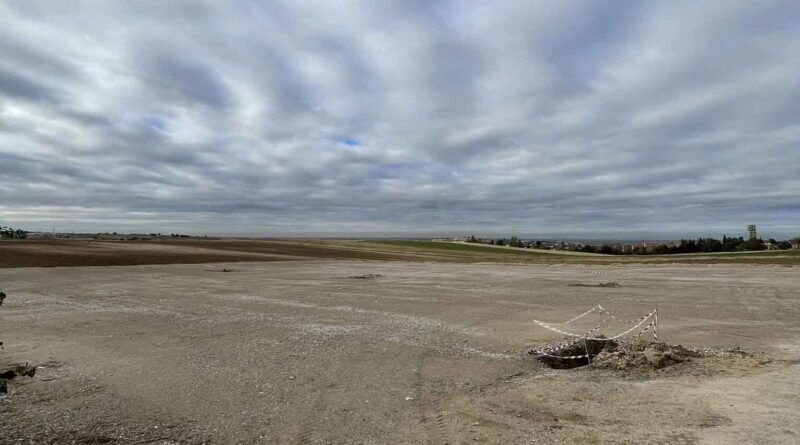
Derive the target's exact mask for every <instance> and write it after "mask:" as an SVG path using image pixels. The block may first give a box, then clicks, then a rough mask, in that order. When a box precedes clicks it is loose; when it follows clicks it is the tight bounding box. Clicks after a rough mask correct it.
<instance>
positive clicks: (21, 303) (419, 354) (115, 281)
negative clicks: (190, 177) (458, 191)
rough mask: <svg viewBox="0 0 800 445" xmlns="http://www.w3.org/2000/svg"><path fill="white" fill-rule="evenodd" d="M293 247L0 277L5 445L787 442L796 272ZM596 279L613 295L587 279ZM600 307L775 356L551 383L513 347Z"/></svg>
mask: <svg viewBox="0 0 800 445" xmlns="http://www.w3.org/2000/svg"><path fill="white" fill-rule="evenodd" d="M167 246H168V247H165V249H167V250H170V251H172V250H171V249H173V248H174V246H173V247H169V246H170V245H167ZM271 246H273V247H274V246H275V244H271ZM337 246H338V247H337ZM323 247H324V246H323ZM192 248H208V249H210V250H213V252H214V255H222V253H219V252H225V251H226V249H227V250H228V251H231V247H230V246H225V245H224V244H222V243H220V244H217V245H214V246H209V245H206V246H192ZM233 248H234V250H235V255H244V254H243V253H242V251H241V246H239V245H238V244H237V245H235V246H233ZM328 248H330V249H333V250H336V249H340V250H341V249H343V248H342V247H341V246H340V245H334V246H328ZM148 249H149V248H148ZM276 249H277V248H276ZM287 249H288V248H287ZM301 249H302V248H300V247H294V248H292V249H289V250H291V252H287V251H282V252H277V251H275V250H273V251H271V252H267V251H266V250H268V249H267V248H266V247H264V246H261V247H253V248H252V250H251V253H252V254H255V255H276V257H275V258H268V259H259V260H257V261H256V262H254V260H253V259H247V260H246V261H249V262H225V263H208V264H150V265H139V266H127V267H113V266H112V267H109V266H102V267H52V268H35V267H28V268H24V267H6V268H2V269H0V290H2V291H5V292H6V293H7V294H8V298H7V299H6V300H5V304H4V305H3V306H2V307H0V341H3V342H4V344H5V345H4V349H2V350H0V368H4V367H5V366H6V365H9V364H12V363H25V362H29V363H31V364H34V365H38V366H39V368H38V369H37V372H36V374H35V376H34V377H33V378H30V377H18V378H16V379H14V380H11V381H10V382H9V393H8V394H7V395H5V396H2V397H0V443H202V442H207V443H347V444H349V443H368V444H377V443H386V444H396V443H408V444H412V443H436V444H440V443H450V444H458V443H498V444H508V443H536V444H540V443H542V444H549V443H567V444H606V443H611V444H647V443H653V444H694V443H698V444H703V443H708V444H729V443H730V444H734V443H735V444H745V443H747V444H750V443H753V444H759V443H764V444H774V443H778V444H795V443H798V442H800V303H799V302H798V296H799V295H800V269H798V268H797V267H785V266H781V265H752V264H699V265H698V264H660V265H643V264H617V265H595V264H588V265H587V264H522V263H520V262H516V260H515V262H514V263H513V264H511V263H501V262H495V261H482V262H476V261H477V260H476V259H474V258H471V259H470V260H469V261H470V262H469V263H466V264H464V263H456V262H451V261H452V258H449V257H448V256H449V255H456V254H454V253H435V252H434V253H430V256H426V255H418V256H409V253H408V252H407V251H405V250H403V249H397V250H391V249H389V250H386V251H385V252H383V253H381V250H380V249H379V248H375V250H369V249H367V251H365V252H367V253H364V252H362V251H359V250H357V249H355V248H354V250H353V252H355V253H350V254H348V255H351V259H337V258H336V255H337V254H336V253H335V252H334V253H331V254H330V255H329V256H328V257H327V258H328V259H325V260H308V259H304V258H305V257H304V255H309V256H313V254H311V253H303V252H299V254H298V251H299V250H301ZM0 250H2V249H0ZM146 250H147V249H146ZM69 251H70V250H69V249H66V252H67V253H65V254H64V255H68V252H69ZM148 251H149V250H148ZM359 252H360V253H359ZM206 253H208V252H206ZM208 254H209V255H211V254H210V253H208ZM119 255H121V257H125V255H122V254H119ZM279 255H284V256H289V257H292V258H283V257H278V256H279ZM360 255H364V256H366V257H367V258H366V259H363V260H359V259H354V258H361V257H360ZM379 255H386V256H387V257H386V258H376V256H379ZM320 256H322V257H323V258H325V257H326V256H325V255H320ZM406 256H407V257H406ZM241 258H242V257H241V256H239V257H237V259H236V260H232V261H239V260H240V259H241ZM276 259H278V260H287V259H292V260H294V261H275V260H276ZM387 259H391V260H394V261H387ZM268 260H271V261H268ZM198 261H199V260H198ZM198 261H185V262H198ZM205 261H213V260H211V259H206V260H205ZM162 262H166V261H162ZM46 265H51V264H46ZM223 270H229V271H228V272H223ZM606 282H615V283H618V284H619V287H594V285H595V284H599V283H606ZM575 284H583V286H575ZM596 304H602V305H603V306H604V307H606V308H608V309H610V310H612V311H615V312H619V313H623V314H630V315H640V314H643V313H646V312H648V311H649V310H650V309H652V308H653V307H656V306H657V307H658V309H659V313H660V317H661V318H660V320H659V323H660V324H659V329H660V331H659V335H660V337H661V339H663V340H665V341H667V342H669V343H673V344H684V345H692V346H708V347H710V346H720V347H728V346H733V345H737V346H741V347H742V348H745V349H748V350H757V351H762V352H764V353H766V354H768V355H769V356H770V358H764V357H763V356H757V358H754V357H739V358H703V359H696V360H692V361H691V362H686V363H681V364H677V365H674V366H672V367H669V368H665V369H662V370H659V371H653V372H640V373H626V372H620V371H610V370H601V369H595V368H593V367H586V368H578V369H570V370H553V369H549V368H547V367H545V366H543V365H542V364H540V363H539V362H537V361H536V360H535V359H534V358H533V357H531V356H529V355H528V354H526V351H527V350H528V349H530V348H531V347H532V346H535V345H540V344H542V343H545V342H547V341H551V340H555V339H558V338H559V337H558V335H557V334H554V333H552V332H550V331H547V330H544V329H542V328H540V327H538V326H536V325H534V324H533V323H532V320H533V319H539V320H545V321H552V322H556V321H564V320H567V319H569V318H571V317H573V316H575V315H577V314H579V313H581V312H583V311H585V310H587V309H589V308H591V307H592V306H594V305H596ZM595 321H596V320H595V319H591V317H586V318H585V319H582V320H580V321H579V322H577V324H576V325H574V326H573V327H572V329H576V330H578V331H580V330H581V329H583V331H584V332H585V331H586V330H587V329H589V328H590V327H591V326H592V325H593V324H594V323H595ZM625 327H626V325H624V324H610V325H609V326H607V327H606V330H607V332H606V333H607V334H613V333H616V332H619V331H622V330H624V328H625Z"/></svg>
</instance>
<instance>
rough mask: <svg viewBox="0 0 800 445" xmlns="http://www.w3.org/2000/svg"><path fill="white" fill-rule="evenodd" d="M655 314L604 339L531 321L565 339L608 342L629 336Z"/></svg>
mask: <svg viewBox="0 0 800 445" xmlns="http://www.w3.org/2000/svg"><path fill="white" fill-rule="evenodd" d="M655 313H656V310H655V309H654V310H653V311H652V312H650V313H649V314H647V315H645V316H644V317H642V318H640V319H639V320H638V323H636V324H635V325H634V326H633V327H632V328H630V329H628V330H626V331H623V332H621V333H619V334H617V335H614V336H613V337H608V338H605V337H587V336H585V335H578V334H573V333H572V332H567V331H562V330H561V329H558V328H554V327H552V326H550V325H549V324H547V323H545V322H543V321H539V320H533V322H534V323H536V324H537V325H539V326H541V327H543V328H545V329H549V330H551V331H553V332H556V333H559V334H561V335H566V336H567V337H575V338H586V339H588V340H597V341H608V340H616V339H617V338H620V337H624V336H625V335H628V334H630V333H631V332H633V331H634V330H636V329H637V328H638V327H640V326H641V325H642V324H644V322H645V321H647V320H649V319H650V317H652V316H653V315H654V314H655Z"/></svg>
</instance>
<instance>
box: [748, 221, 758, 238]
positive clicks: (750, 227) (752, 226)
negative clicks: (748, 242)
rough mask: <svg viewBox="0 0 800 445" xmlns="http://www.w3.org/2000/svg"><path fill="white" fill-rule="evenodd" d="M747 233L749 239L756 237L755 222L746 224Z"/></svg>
mask: <svg viewBox="0 0 800 445" xmlns="http://www.w3.org/2000/svg"><path fill="white" fill-rule="evenodd" d="M747 233H749V234H750V239H756V238H758V231H756V225H755V224H748V225H747Z"/></svg>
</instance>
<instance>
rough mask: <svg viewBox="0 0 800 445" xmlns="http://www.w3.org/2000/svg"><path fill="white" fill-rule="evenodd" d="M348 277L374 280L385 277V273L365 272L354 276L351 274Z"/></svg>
mask: <svg viewBox="0 0 800 445" xmlns="http://www.w3.org/2000/svg"><path fill="white" fill-rule="evenodd" d="M347 278H353V279H356V280H374V279H376V278H383V275H381V274H379V273H366V274H363V275H352V276H349V277H347Z"/></svg>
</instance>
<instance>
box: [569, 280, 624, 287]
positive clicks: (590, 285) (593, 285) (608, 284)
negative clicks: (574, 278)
mask: <svg viewBox="0 0 800 445" xmlns="http://www.w3.org/2000/svg"><path fill="white" fill-rule="evenodd" d="M570 286H574V287H621V285H620V284H619V283H617V282H616V281H609V282H607V283H597V284H587V283H572V284H570Z"/></svg>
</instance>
